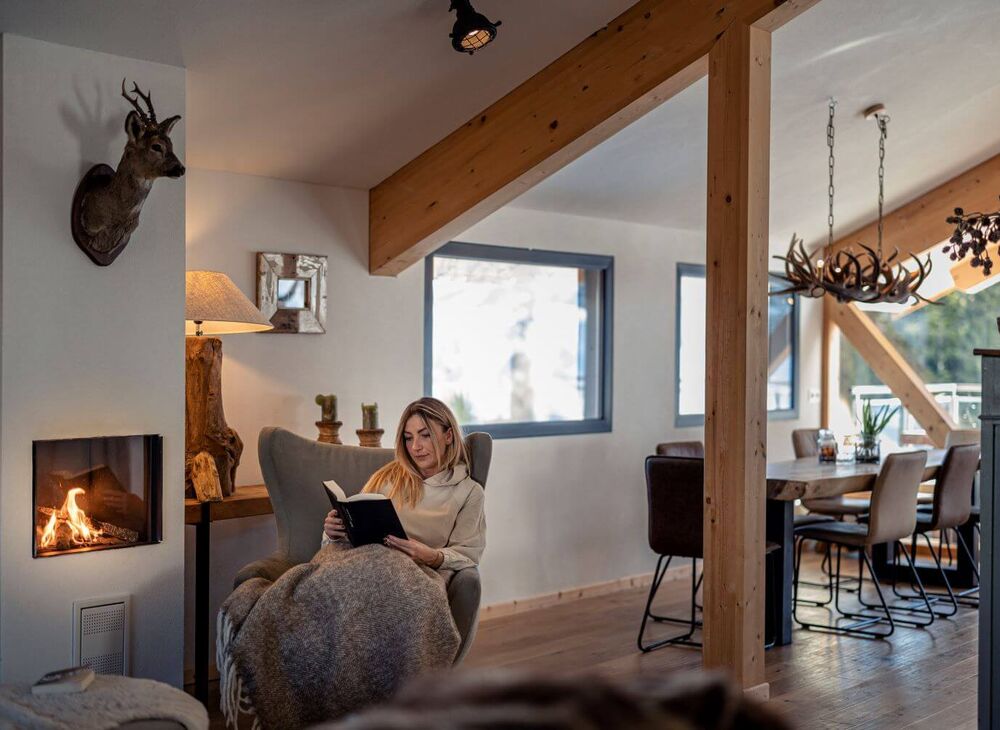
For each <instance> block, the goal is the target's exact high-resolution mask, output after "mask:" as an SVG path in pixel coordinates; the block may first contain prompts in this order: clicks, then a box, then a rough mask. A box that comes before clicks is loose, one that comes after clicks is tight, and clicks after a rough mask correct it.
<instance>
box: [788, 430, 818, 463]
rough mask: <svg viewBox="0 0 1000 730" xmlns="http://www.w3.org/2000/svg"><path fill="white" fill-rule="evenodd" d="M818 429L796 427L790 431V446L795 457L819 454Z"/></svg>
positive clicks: (801, 457)
mask: <svg viewBox="0 0 1000 730" xmlns="http://www.w3.org/2000/svg"><path fill="white" fill-rule="evenodd" d="M818 440H819V429H818V428H797V429H795V430H794V431H792V448H793V449H794V450H795V458H796V459H806V458H808V457H810V456H818V455H819V443H818Z"/></svg>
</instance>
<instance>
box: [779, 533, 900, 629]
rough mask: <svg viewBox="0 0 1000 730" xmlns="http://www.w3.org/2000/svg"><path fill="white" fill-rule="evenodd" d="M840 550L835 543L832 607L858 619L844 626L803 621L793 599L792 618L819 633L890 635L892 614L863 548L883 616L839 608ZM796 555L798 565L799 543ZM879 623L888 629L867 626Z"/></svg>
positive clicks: (840, 612)
mask: <svg viewBox="0 0 1000 730" xmlns="http://www.w3.org/2000/svg"><path fill="white" fill-rule="evenodd" d="M842 552H843V548H842V546H841V545H837V562H836V571H835V572H834V574H833V576H832V580H833V597H834V601H833V603H834V607H835V608H836V610H837V612H838V613H839V614H840V615H842V616H844V617H847V618H859V619H860V620H858V621H855V622H854V623H852V624H849V625H846V626H842V625H840V624H819V623H813V622H811V621H803V620H802V619H801V618H799V615H798V610H797V603H796V602H795V601H793V602H792V618H793V619H794V620H795V622H796V623H797V624H798V625H799V626H801V627H802V628H804V629H808V630H810V631H818V632H821V633H827V634H839V635H845V636H858V637H861V638H866V639H885V638H887V637H889V636H892V634H893V632H894V631H895V630H896V624H895V620H894V619H893V617H892V614H891V613H890V612H889V607H888V605H887V604H886V602H885V596H883V595H882V588H881V587H880V586H879V584H878V579H877V578H876V577H875V570H874V568H873V567H872V564H871V561H870V560H869V559H868V554H867V553H866V552H865V551H864V550H863V549H862V550H861V554H862V557H863V559H864V565H865V566H866V567H867V568H868V573H869V575H870V576H871V578H872V581H873V582H874V583H875V590H876V592H877V593H878V596H879V599H880V600H881V602H882V606H883V610H884V615H883V616H857V615H854V614H850V613H848V612H846V611H843V610H842V609H841V607H840V590H841V588H840V567H841V554H842ZM797 557H798V560H797V561H796V566H798V564H799V563H800V562H801V559H802V546H801V544H800V545H799V549H798V556H797ZM863 587H864V586H863V584H859V586H858V592H859V593H860V592H861V590H862V588H863ZM880 623H888V624H889V630H888V631H876V630H874V629H873V628H869V627H873V626H876V625H878V624H880Z"/></svg>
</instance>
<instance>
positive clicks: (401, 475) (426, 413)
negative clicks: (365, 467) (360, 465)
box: [361, 397, 469, 507]
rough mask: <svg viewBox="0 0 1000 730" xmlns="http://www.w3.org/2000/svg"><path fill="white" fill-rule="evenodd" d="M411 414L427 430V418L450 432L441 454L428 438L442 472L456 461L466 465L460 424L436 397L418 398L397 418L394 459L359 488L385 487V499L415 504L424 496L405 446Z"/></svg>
mask: <svg viewBox="0 0 1000 730" xmlns="http://www.w3.org/2000/svg"><path fill="white" fill-rule="evenodd" d="M411 416H419V417H420V419H421V420H423V422H424V425H425V426H426V427H427V429H428V430H431V426H430V421H434V422H436V423H437V424H438V425H439V426H441V428H442V429H443V430H444V431H445V433H447V432H448V431H451V433H452V439H451V443H450V444H448V445H447V447H446V448H445V452H444V454H441V453H439V451H438V445H437V442H436V441H432V444H433V446H434V456H435V457H436V459H437V464H438V467H439V468H440V469H441V470H442V471H444V470H445V469H454V468H455V467H456V466H457V465H458V464H468V463H469V455H468V453H466V449H465V439H464V438H463V437H462V427H461V426H459V425H458V419H457V418H455V414H454V413H452V412H451V409H450V408H449V407H448V406H447V405H445V404H444V403H443V402H442V401H439V400H438V399H437V398H430V397H427V398H421V399H420V400H415V401H413V402H412V403H411V404H410V405H408V406H407V407H406V408H404V409H403V414H402V415H401V416H400V417H399V426H397V427H396V446H395V451H396V454H395V458H394V459H393V460H392V461H390V462H389V463H388V464H386V465H385V466H383V467H382V468H381V469H379V470H378V471H377V472H375V473H374V474H372V476H371V478H370V479H369V480H368V483H367V484H365V486H364V489H362V490H361V491H363V492H382V491H383V490H384V489H385V488H386V487H388V497H389V499H391V500H393V501H394V502H397V503H400V504H405V505H408V506H410V507H415V506H416V505H417V503H418V502H419V501H420V499H421V497H423V495H424V477H423V475H421V473H420V469H419V467H417V464H416V462H414V461H413V458H412V457H411V456H410V452H409V451H407V449H406V422H407V421H409V420H410V417H411ZM432 433H433V431H432Z"/></svg>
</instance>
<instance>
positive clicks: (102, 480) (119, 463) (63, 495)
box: [32, 435, 163, 558]
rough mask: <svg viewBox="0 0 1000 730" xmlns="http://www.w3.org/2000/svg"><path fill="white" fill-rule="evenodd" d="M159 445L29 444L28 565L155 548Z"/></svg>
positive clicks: (138, 440)
mask: <svg viewBox="0 0 1000 730" xmlns="http://www.w3.org/2000/svg"><path fill="white" fill-rule="evenodd" d="M162 458H163V439H162V437H160V436H153V435H143V436H103V437H97V438H78V439H60V440H56V441H35V442H34V445H33V463H34V479H33V482H34V485H33V489H34V499H33V502H32V506H33V510H32V519H33V522H34V525H33V526H34V529H33V530H32V534H33V537H32V549H33V555H34V556H35V557H36V558H44V557H50V556H53V555H66V554H68V553H76V552H84V551H89V550H107V549H110V548H121V547H132V546H134V545H148V544H150V543H156V542H160V532H161V529H162V522H163V519H162V511H161V502H162V496H163V495H162V492H163V470H162Z"/></svg>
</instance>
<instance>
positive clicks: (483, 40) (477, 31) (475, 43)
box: [448, 0, 500, 54]
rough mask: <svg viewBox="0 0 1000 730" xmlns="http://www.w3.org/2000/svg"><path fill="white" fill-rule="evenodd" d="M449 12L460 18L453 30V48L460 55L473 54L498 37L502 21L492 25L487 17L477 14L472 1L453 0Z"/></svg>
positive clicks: (456, 20) (456, 19)
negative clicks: (498, 29)
mask: <svg viewBox="0 0 1000 730" xmlns="http://www.w3.org/2000/svg"><path fill="white" fill-rule="evenodd" d="M448 10H449V11H451V10H454V11H455V14H456V15H457V16H458V17H457V18H455V27H454V28H452V29H451V47H452V48H454V49H455V50H456V51H458V52H459V53H468V54H472V53H474V52H475V51H478V50H479V49H480V48H482V47H483V46H485V45H486V44H487V43H491V42H492V41H493V39H494V38H496V37H497V26H498V25H500V21H499V20H498V21H496V22H495V23H491V22H490V21H489V20H487V19H486V16H485V15H483V14H482V13H477V12H476V11H475V9H474V8H473V7H472V2H471V0H451V7H450V8H448Z"/></svg>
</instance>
